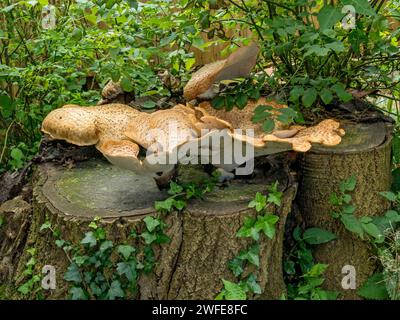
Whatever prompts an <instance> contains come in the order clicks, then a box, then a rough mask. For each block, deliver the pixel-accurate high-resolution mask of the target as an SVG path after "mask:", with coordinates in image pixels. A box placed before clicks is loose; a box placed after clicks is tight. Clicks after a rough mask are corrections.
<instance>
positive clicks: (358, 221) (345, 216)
mask: <svg viewBox="0 0 400 320" xmlns="http://www.w3.org/2000/svg"><path fill="white" fill-rule="evenodd" d="M355 187H356V178H355V177H350V178H349V179H347V180H345V181H342V182H341V183H340V184H339V190H340V193H339V195H338V194H336V193H333V194H332V196H331V199H330V202H331V204H332V205H333V206H334V207H335V208H336V210H335V211H333V212H332V213H331V215H332V217H333V218H335V219H340V221H341V222H342V223H343V225H344V226H345V228H346V229H347V230H349V231H350V232H352V233H354V234H356V235H358V236H359V237H360V238H361V239H365V237H368V238H370V239H372V240H373V241H374V242H375V243H377V244H378V243H383V242H384V240H385V237H384V234H383V231H384V230H385V228H386V227H387V225H388V224H391V223H395V222H396V221H398V219H399V216H398V214H397V213H396V212H394V211H392V210H389V211H388V212H386V214H385V216H384V217H357V216H355V215H354V213H355V212H356V209H357V208H356V207H355V206H354V205H352V204H351V202H352V197H351V195H350V194H349V192H351V191H354V189H355ZM380 194H381V195H382V196H383V197H386V198H387V199H388V200H391V201H395V200H396V195H395V194H394V193H392V192H381V193H380Z"/></svg>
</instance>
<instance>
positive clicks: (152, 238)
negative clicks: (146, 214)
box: [141, 232, 157, 244]
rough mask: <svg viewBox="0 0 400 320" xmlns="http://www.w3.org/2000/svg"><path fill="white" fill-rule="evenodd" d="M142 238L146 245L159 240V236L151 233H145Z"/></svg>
mask: <svg viewBox="0 0 400 320" xmlns="http://www.w3.org/2000/svg"><path fill="white" fill-rule="evenodd" d="M141 236H142V238H143V239H144V242H145V243H146V244H152V243H153V242H154V241H156V240H157V236H156V235H155V234H153V233H150V232H143V233H142V234H141Z"/></svg>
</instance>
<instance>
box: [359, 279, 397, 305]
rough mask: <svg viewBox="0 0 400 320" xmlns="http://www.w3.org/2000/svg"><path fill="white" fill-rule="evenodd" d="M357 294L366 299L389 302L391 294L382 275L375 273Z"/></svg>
mask: <svg viewBox="0 0 400 320" xmlns="http://www.w3.org/2000/svg"><path fill="white" fill-rule="evenodd" d="M357 294H358V295H359V296H361V297H363V298H366V299H372V300H388V299H389V294H388V292H387V289H386V285H385V278H384V276H383V274H382V273H375V274H373V275H372V276H371V277H369V278H368V279H367V281H365V283H364V284H363V285H362V287H361V288H360V289H359V290H358V291H357Z"/></svg>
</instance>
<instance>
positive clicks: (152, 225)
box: [143, 216, 161, 232]
mask: <svg viewBox="0 0 400 320" xmlns="http://www.w3.org/2000/svg"><path fill="white" fill-rule="evenodd" d="M143 221H144V223H145V224H146V228H147V230H149V231H150V232H153V231H154V230H155V229H156V228H157V227H158V226H159V225H160V223H161V222H160V220H159V219H155V218H153V217H150V216H148V217H146V218H144V219H143Z"/></svg>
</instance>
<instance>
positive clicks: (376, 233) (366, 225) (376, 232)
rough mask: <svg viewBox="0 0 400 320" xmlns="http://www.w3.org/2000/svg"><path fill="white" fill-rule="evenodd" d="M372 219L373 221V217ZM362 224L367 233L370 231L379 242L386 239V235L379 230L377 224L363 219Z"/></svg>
mask: <svg viewBox="0 0 400 320" xmlns="http://www.w3.org/2000/svg"><path fill="white" fill-rule="evenodd" d="M371 221H372V219H371ZM361 226H362V228H363V229H364V231H365V232H366V233H368V234H369V235H370V236H372V237H374V238H375V239H376V240H377V241H378V242H382V241H383V240H384V238H385V237H384V236H383V234H382V232H381V231H380V230H379V228H378V227H377V226H376V225H375V224H373V223H371V222H367V223H365V222H363V221H362V220H361Z"/></svg>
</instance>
